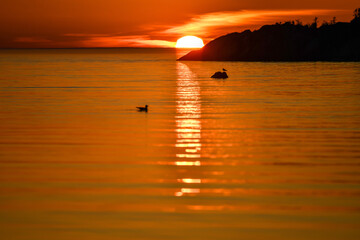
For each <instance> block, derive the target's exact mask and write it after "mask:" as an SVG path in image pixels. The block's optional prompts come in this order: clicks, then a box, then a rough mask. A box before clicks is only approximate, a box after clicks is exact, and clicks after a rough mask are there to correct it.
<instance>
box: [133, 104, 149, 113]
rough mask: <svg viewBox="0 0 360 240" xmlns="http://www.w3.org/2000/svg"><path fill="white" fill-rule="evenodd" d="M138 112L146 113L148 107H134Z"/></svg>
mask: <svg viewBox="0 0 360 240" xmlns="http://www.w3.org/2000/svg"><path fill="white" fill-rule="evenodd" d="M136 108H137V110H138V112H147V111H148V105H145V107H136Z"/></svg>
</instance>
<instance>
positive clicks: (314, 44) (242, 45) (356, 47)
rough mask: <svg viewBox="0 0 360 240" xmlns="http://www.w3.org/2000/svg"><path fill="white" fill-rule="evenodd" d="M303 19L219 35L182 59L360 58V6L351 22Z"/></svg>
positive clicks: (279, 59) (347, 59) (281, 59)
mask: <svg viewBox="0 0 360 240" xmlns="http://www.w3.org/2000/svg"><path fill="white" fill-rule="evenodd" d="M318 25H319V24H318V18H317V17H315V19H314V22H313V23H312V24H307V25H303V24H302V23H301V22H300V21H299V20H297V21H288V22H285V23H276V24H273V25H265V26H262V27H261V28H260V29H258V30H255V31H250V30H246V31H243V32H241V33H238V32H234V33H230V34H227V35H225V36H221V37H219V38H216V39H215V40H213V41H211V42H209V43H208V44H206V45H205V46H204V47H203V48H202V49H200V50H194V51H191V52H190V53H188V54H187V55H185V56H183V57H181V58H179V59H178V60H190V61H360V44H359V43H360V8H358V9H356V10H355V11H354V18H353V20H351V21H350V22H336V18H335V17H334V18H333V20H332V21H330V22H324V23H323V24H322V25H321V26H318Z"/></svg>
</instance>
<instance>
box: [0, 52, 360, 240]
mask: <svg viewBox="0 0 360 240" xmlns="http://www.w3.org/2000/svg"><path fill="white" fill-rule="evenodd" d="M175 59H176V53H175V52H174V50H149V49H148V50H141V49H135V50H129V49H128V50H126V49H122V50H111V49H110V50H12V51H10V50H1V51H0V73H1V75H0V235H1V236H2V237H1V238H2V239H16V240H17V239H26V240H32V239H34V240H42V239H44V240H45V239H46V240H47V239H52V240H57V239H61V240H63V239H86V240H94V239H96V240H97V239H99V240H100V239H101V240H102V239H104V240H107V239H156V240H158V239H194V240H195V239H231V240H233V239H234V240H235V239H359V238H360V230H359V228H360V63H326V62H316V63H314V62H310V63H247V62H176V61H174V60H175ZM223 67H224V68H226V69H227V70H228V73H229V75H230V78H229V79H228V80H225V81H222V80H213V79H210V78H209V76H211V75H212V73H213V72H215V71H217V70H220V69H221V68H223ZM145 104H148V105H150V110H149V112H148V113H147V114H146V113H138V112H136V111H135V106H139V105H145Z"/></svg>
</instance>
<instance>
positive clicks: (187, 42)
mask: <svg viewBox="0 0 360 240" xmlns="http://www.w3.org/2000/svg"><path fill="white" fill-rule="evenodd" d="M203 46H204V42H203V40H202V39H201V38H198V37H195V36H185V37H182V38H180V39H179V40H177V42H176V46H175V47H176V48H202V47H203Z"/></svg>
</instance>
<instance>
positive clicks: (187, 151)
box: [175, 62, 201, 197]
mask: <svg viewBox="0 0 360 240" xmlns="http://www.w3.org/2000/svg"><path fill="white" fill-rule="evenodd" d="M177 76H178V78H177V91H176V98H177V99H176V117H175V121H176V144H175V147H176V159H177V160H176V162H175V165H177V166H179V167H180V166H187V167H198V166H201V161H200V158H201V99H200V86H199V83H198V81H197V78H196V75H195V74H194V73H193V72H192V71H191V70H190V69H189V68H188V67H187V66H186V65H185V64H183V63H180V62H177ZM178 182H179V183H183V184H189V187H186V188H181V189H180V191H178V192H176V193H175V196H178V197H180V196H183V195H185V194H198V193H200V189H199V188H191V184H200V183H201V179H192V178H183V179H178Z"/></svg>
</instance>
